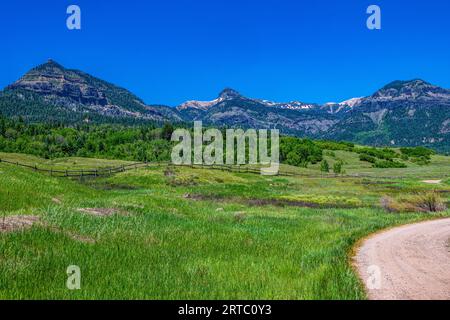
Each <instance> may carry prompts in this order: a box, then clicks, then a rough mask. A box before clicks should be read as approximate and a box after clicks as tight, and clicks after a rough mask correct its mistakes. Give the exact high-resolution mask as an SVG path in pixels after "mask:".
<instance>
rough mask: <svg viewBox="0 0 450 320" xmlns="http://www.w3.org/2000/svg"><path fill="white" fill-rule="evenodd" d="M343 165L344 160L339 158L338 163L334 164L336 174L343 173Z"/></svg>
mask: <svg viewBox="0 0 450 320" xmlns="http://www.w3.org/2000/svg"><path fill="white" fill-rule="evenodd" d="M342 166H343V162H342V161H341V160H339V161H338V162H336V163H335V164H334V165H333V172H334V173H335V174H340V173H342Z"/></svg>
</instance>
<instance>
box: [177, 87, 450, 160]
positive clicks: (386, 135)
mask: <svg viewBox="0 0 450 320" xmlns="http://www.w3.org/2000/svg"><path fill="white" fill-rule="evenodd" d="M228 92H232V93H233V94H228ZM194 110H195V111H194ZM178 111H179V112H180V113H181V114H182V115H183V117H184V118H185V119H187V120H191V121H192V120H202V121H204V122H205V123H207V124H211V125H216V126H232V127H252V128H267V129H269V128H278V129H280V130H281V131H282V132H283V133H285V134H293V135H298V136H308V137H313V138H318V139H334V140H347V141H353V142H357V143H362V144H369V145H379V146H381V145H390V146H421V145H423V146H428V147H431V148H434V149H437V150H441V151H446V152H448V151H450V90H447V89H444V88H440V87H438V86H434V85H432V84H430V83H427V82H425V81H423V80H419V79H416V80H411V81H394V82H392V83H390V84H388V85H386V86H385V87H383V88H381V89H380V90H378V91H377V92H375V93H374V94H373V95H371V96H369V97H359V98H352V99H349V100H346V101H343V102H341V103H327V104H325V105H318V104H314V103H303V102H298V101H294V102H288V103H277V102H271V101H267V100H258V99H251V98H246V97H244V96H242V95H240V94H239V93H237V92H236V91H235V90H232V89H226V94H224V93H223V92H222V93H221V94H220V95H219V97H218V98H217V99H215V100H212V101H209V102H202V103H199V102H195V101H190V102H189V103H187V104H183V105H181V106H179V107H178Z"/></svg>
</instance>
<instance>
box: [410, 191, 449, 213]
mask: <svg viewBox="0 0 450 320" xmlns="http://www.w3.org/2000/svg"><path fill="white" fill-rule="evenodd" d="M411 202H412V204H413V205H414V206H415V207H416V208H418V209H419V211H423V212H439V211H445V210H447V206H446V205H445V203H444V201H443V200H442V198H441V196H440V195H439V194H438V193H437V192H435V191H433V192H427V193H424V194H420V195H417V196H415V197H414V198H413V199H412V201H411Z"/></svg>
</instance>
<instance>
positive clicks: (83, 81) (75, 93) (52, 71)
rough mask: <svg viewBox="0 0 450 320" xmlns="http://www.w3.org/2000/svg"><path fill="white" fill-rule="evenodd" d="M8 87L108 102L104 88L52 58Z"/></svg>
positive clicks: (83, 101) (100, 103) (97, 102)
mask: <svg viewBox="0 0 450 320" xmlns="http://www.w3.org/2000/svg"><path fill="white" fill-rule="evenodd" d="M7 89H10V90H14V89H24V90H28V91H33V92H35V93H38V94H41V95H48V96H51V95H53V96H59V97H64V98H68V99H72V100H73V101H74V102H79V103H81V104H91V105H99V106H105V105H107V104H108V100H107V98H106V96H105V93H104V92H103V90H101V89H102V88H98V87H94V86H93V85H91V84H90V83H89V82H88V79H87V78H86V77H83V76H81V75H79V74H77V73H76V72H74V71H69V70H66V69H64V68H63V67H62V66H61V65H59V64H57V63H56V62H54V61H52V60H49V61H48V62H47V63H46V64H44V65H41V66H39V67H36V68H34V69H32V70H31V71H30V72H28V73H27V74H25V75H24V76H23V77H22V78H21V79H20V80H18V81H17V82H15V83H14V84H12V85H10V86H9V87H8V88H7Z"/></svg>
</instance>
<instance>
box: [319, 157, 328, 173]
mask: <svg viewBox="0 0 450 320" xmlns="http://www.w3.org/2000/svg"><path fill="white" fill-rule="evenodd" d="M320 171H322V172H330V165H329V164H328V161H327V160H322V162H321V163H320Z"/></svg>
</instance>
